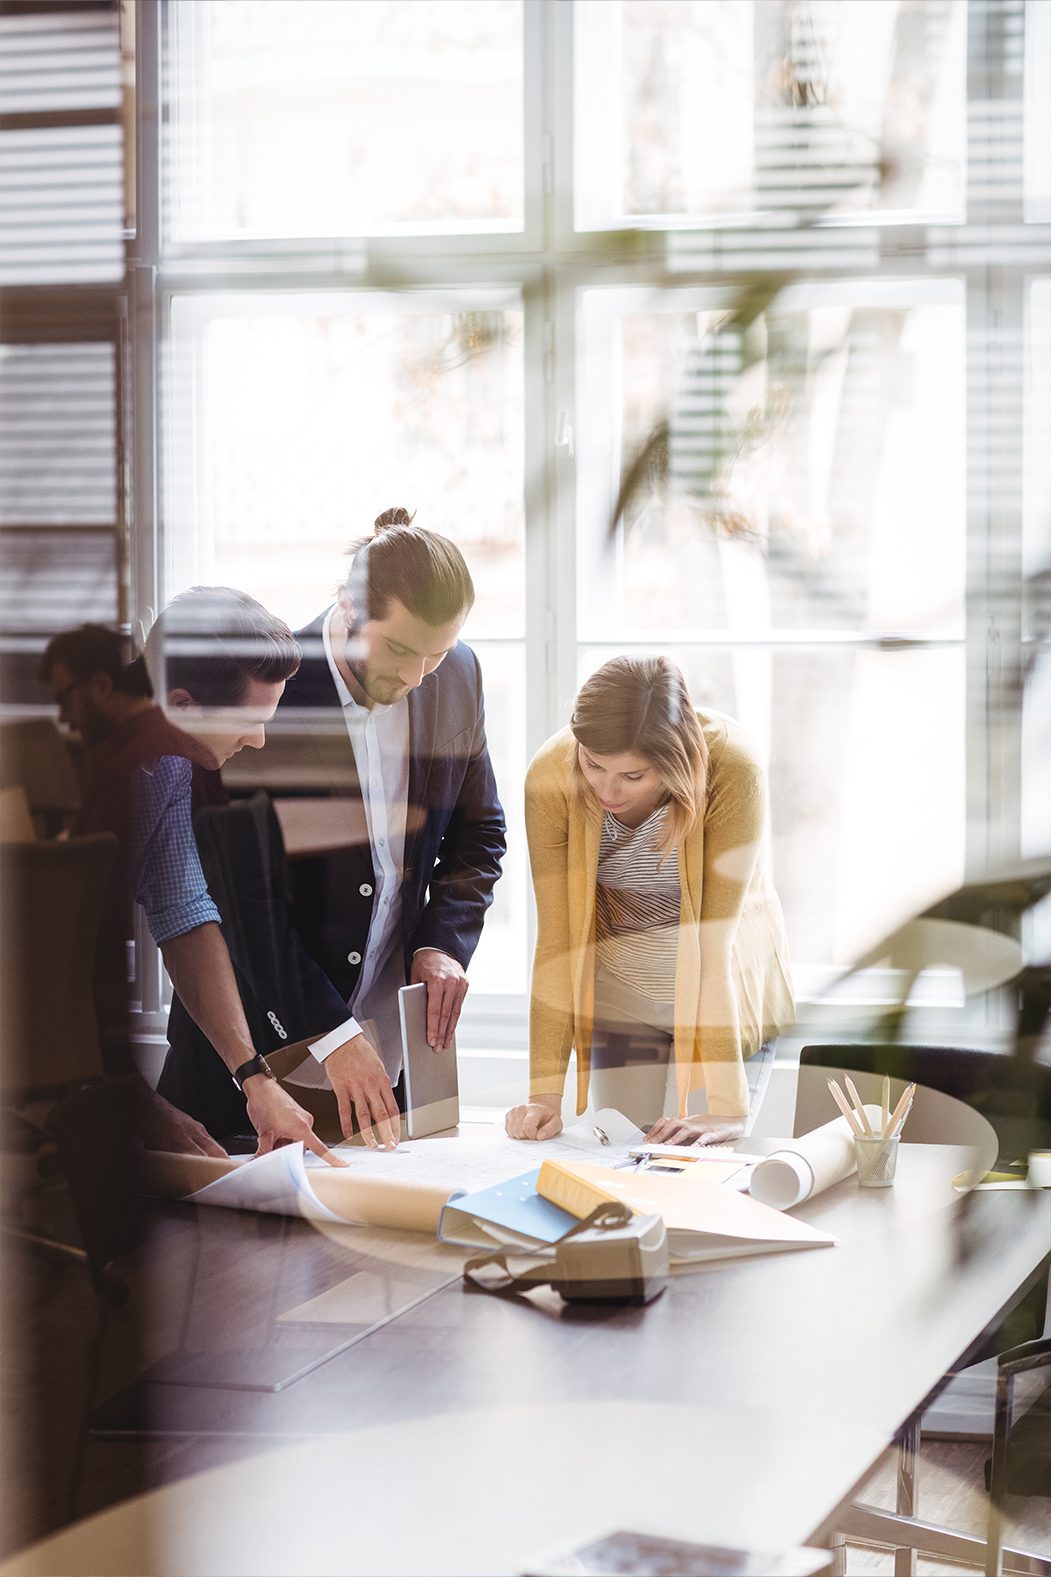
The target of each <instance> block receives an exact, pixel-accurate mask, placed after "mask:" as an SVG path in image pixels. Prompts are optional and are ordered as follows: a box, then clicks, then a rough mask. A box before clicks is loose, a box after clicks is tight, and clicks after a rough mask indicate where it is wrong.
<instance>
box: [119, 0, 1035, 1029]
mask: <svg viewBox="0 0 1051 1577" xmlns="http://www.w3.org/2000/svg"><path fill="white" fill-rule="evenodd" d="M1047 10H1048V8H1047V7H1046V6H1042V5H1040V4H1034V3H1028V4H1027V3H1025V0H1003V3H1002V4H1000V5H998V6H995V7H985V6H976V5H970V6H968V5H966V4H964V3H963V0H834V3H831V0H808V3H800V0H791V3H789V0H754V3H752V0H725V3H724V0H581V3H578V4H570V3H568V0H566V3H556V4H548V3H546V0H521V3H515V0H435V3H426V4H424V3H421V0H400V3H399V0H387V3H383V4H379V3H376V4H373V3H372V0H355V3H354V4H345V3H342V0H297V3H295V4H286V3H284V0H166V3H165V4H163V5H162V6H161V7H160V9H159V11H158V12H157V13H156V20H158V21H159V23H160V27H159V31H158V32H157V35H156V36H154V34H153V31H152V29H151V28H150V27H147V30H146V33H145V35H144V37H143V38H142V39H141V40H140V75H141V84H142V93H141V104H142V107H143V119H142V123H141V126H140V132H141V139H140V144H141V149H142V152H143V156H144V157H146V158H147V159H149V158H155V159H156V174H157V179H158V190H160V191H161V192H162V193H163V199H164V200H163V202H162V203H161V205H160V206H159V209H158V211H157V213H155V214H153V215H152V216H146V221H145V222H144V223H143V225H142V226H141V227H140V234H139V240H138V245H139V248H140V253H141V259H142V261H143V262H145V263H148V264H150V265H151V266H152V267H153V268H155V270H156V272H155V274H152V275H151V276H150V277H151V278H152V279H153V280H154V281H155V284H154V286H153V291H152V298H151V299H152V308H153V310H152V315H150V314H147V313H140V314H139V316H138V319H137V321H138V323H139V325H140V346H139V352H140V357H141V361H140V365H141V366H142V367H143V368H145V369H146V370H150V369H151V368H152V367H153V366H154V365H156V366H158V367H159V368H160V369H161V370H162V373H163V377H162V379H161V382H160V407H159V410H158V413H157V414H158V420H157V421H156V423H155V424H152V425H151V427H150V429H149V431H148V432H147V433H146V435H145V437H143V434H142V433H141V432H140V434H139V440H140V441H139V443H138V445H137V448H136V455H137V458H138V473H139V488H140V493H139V496H140V498H145V499H146V501H147V503H146V507H147V509H150V508H153V507H154V506H153V502H152V500H153V499H154V498H155V499H156V501H157V502H156V507H157V522H156V523H157V526H158V531H157V533H156V541H157V544H158V547H157V551H156V553H155V554H154V553H153V549H152V546H151V543H152V540H153V536H152V533H151V534H150V536H149V538H147V534H146V532H145V530H143V531H142V533H141V534H140V536H139V538H138V540H137V543H136V551H137V557H136V587H137V597H138V612H139V613H140V614H144V615H146V616H148V614H147V613H146V610H147V609H148V608H149V607H155V606H156V605H157V604H158V603H159V602H160V601H161V600H163V599H164V598H165V597H167V596H168V595H170V594H171V593H172V592H174V591H176V590H178V589H180V587H182V586H185V585H187V584H190V583H192V582H194V581H200V580H209V579H215V580H223V581H229V582H233V583H236V584H239V585H242V586H244V587H245V588H246V589H247V590H249V591H251V592H253V593H254V594H255V595H257V596H258V597H260V598H261V599H262V600H263V601H264V602H267V603H268V604H269V605H270V606H272V607H273V608H274V609H275V610H276V611H278V612H279V613H282V614H283V615H284V616H285V617H286V618H288V619H289V620H290V621H291V622H292V623H293V624H298V623H302V622H305V621H306V620H308V619H310V618H311V617H313V615H314V614H316V613H317V612H318V611H320V609H321V608H322V607H324V606H325V605H326V602H327V600H328V598H329V597H330V595H331V591H332V588H333V586H334V585H335V582H336V580H337V577H338V576H339V574H340V572H341V566H342V557H341V556H342V554H343V552H344V550H345V549H346V547H347V546H348V544H349V543H350V542H351V541H352V540H353V538H354V537H355V536H357V535H358V534H360V533H361V532H363V531H364V530H367V528H368V526H369V523H370V522H371V520H372V518H373V516H374V515H375V514H376V513H377V512H378V511H379V510H380V509H382V508H385V507H387V506H389V505H392V504H405V505H407V506H408V507H409V508H417V509H418V510H419V518H420V519H421V520H423V521H425V522H426V523H427V524H430V525H433V526H434V527H435V528H437V529H438V530H441V531H444V532H446V533H447V534H448V535H450V536H452V537H453V538H454V539H455V540H456V541H457V542H459V543H460V545H461V546H462V547H463V549H464V551H465V553H466V555H467V557H468V559H469V562H470V564H471V567H472V571H473V573H474V576H475V580H476V583H477V586H478V592H479V595H478V603H477V606H476V608H475V610H474V612H473V614H472V616H471V620H470V623H469V626H468V628H467V631H466V635H467V638H468V639H470V640H471V641H472V642H473V644H474V645H475V646H476V648H477V650H478V652H479V655H480V658H481V660H482V662H483V666H484V670H485V676H486V685H487V696H488V715H489V727H490V736H491V742H492V746H493V754H494V760H495V763H496V767H497V772H498V777H499V780H500V786H501V790H502V793H503V797H504V800H505V803H506V805H507V809H508V813H509V820H510V824H511V847H512V853H511V855H510V857H509V860H508V866H507V875H506V877H505V879H504V880H503V881H502V882H501V884H500V887H499V889H498V898H497V902H496V905H495V907H494V910H493V914H492V920H491V921H490V923H489V924H488V925H487V928H486V932H485V940H484V941H483V944H482V948H481V951H480V953H479V956H478V960H477V963H476V966H475V968H474V970H473V972H472V979H473V985H474V989H473V991H472V994H471V997H470V998H469V1014H468V1022H467V1029H466V1032H465V1038H466V1039H467V1040H470V1039H472V1038H473V1039H474V1041H475V1044H476V1045H479V1046H481V1045H485V1046H494V1045H496V1044H497V1043H498V1042H501V1043H502V1044H503V1045H504V1046H505V1047H506V1048H507V1049H508V1050H509V1051H514V1050H516V1049H517V1050H519V1051H520V1050H521V1049H522V1048H523V1046H524V1041H525V1016H524V993H525V990H526V983H527V975H528V961H529V945H530V935H529V918H528V917H529V900H528V882H527V871H526V861H525V855H524V848H523V840H522V827H521V797H522V775H523V770H524V766H525V762H526V761H527V759H528V757H529V755H530V754H531V753H532V752H533V751H534V750H535V749H536V748H537V747H538V746H539V744H540V743H541V742H542V740H543V739H544V738H545V737H546V736H547V735H548V734H549V733H551V732H553V731H554V730H555V729H556V728H558V727H560V726H561V725H562V724H563V723H564V722H565V721H566V718H567V716H568V710H569V706H570V703H571V700H572V696H573V694H574V692H575V689H576V687H577V685H578V684H579V682H580V680H581V679H582V678H583V677H584V676H586V675H587V674H588V673H589V672H591V671H593V669H594V668H595V667H596V666H597V665H598V664H599V663H600V662H601V661H603V660H604V659H605V658H606V657H607V656H609V655H611V654H612V653H614V652H618V651H624V650H631V649H636V648H637V649H662V650H665V651H668V652H669V653H670V654H672V655H673V656H675V657H676V659H677V660H678V661H679V662H680V663H681V664H682V666H683V668H684V670H685V672H686V674H687V677H688V679H689V682H690V685H691V689H692V692H693V694H694V696H695V698H696V700H697V702H698V703H699V704H701V705H705V706H711V707H715V708H718V709H722V710H725V711H728V712H731V713H733V714H735V715H737V716H738V717H740V718H741V719H742V720H743V721H744V722H745V724H746V725H747V726H748V727H749V729H750V730H751V732H752V734H753V736H754V737H755V738H756V739H757V741H758V742H759V745H760V748H761V750H762V751H763V752H764V753H765V756H766V759H767V761H768V763H769V770H770V782H771V833H772V842H773V850H774V856H775V877H776V881H777V884H778V886H779V889H780V891H781V893H782V896H783V899H784V903H785V908H786V912H787V916H788V922H789V930H790V940H791V944H792V948H793V953H794V957H795V961H796V968H797V977H798V981H799V983H800V984H801V985H802V987H803V991H804V994H806V993H809V992H810V991H811V990H816V989H817V988H818V986H819V985H820V984H821V982H822V981H823V980H825V979H826V978H827V977H828V975H829V974H830V973H832V972H834V971H835V970H836V969H837V968H839V967H841V966H842V965H844V964H845V963H847V962H849V961H850V959H851V958H852V957H854V956H855V955H856V954H857V952H858V951H859V950H860V949H862V948H864V947H866V946H867V945H869V944H870V943H871V942H872V941H873V940H874V939H875V938H876V937H877V936H878V935H879V934H881V933H883V932H885V931H887V930H889V929H890V928H892V927H893V926H894V925H895V924H897V923H898V922H899V921H901V920H903V919H904V918H906V917H907V916H908V915H910V914H912V913H914V912H915V911H916V910H917V909H918V908H920V907H922V906H923V905H924V904H926V903H927V902H929V901H930V900H932V899H933V898H935V897H937V896H938V895H939V894H941V893H943V892H944V891H946V890H947V889H950V888H952V887H953V886H955V885H957V884H958V883H959V882H960V881H961V880H962V879H964V878H965V877H966V876H967V875H968V874H972V873H975V872H977V871H979V870H982V869H984V868H986V867H987V866H988V865H990V864H994V863H996V862H1002V861H1006V860H1010V859H1014V858H1018V857H1020V856H1021V855H1023V854H1032V853H1035V852H1040V851H1041V850H1046V848H1047V847H1048V844H1049V842H1051V827H1049V826H1048V816H1047V811H1046V806H1047V804H1048V803H1049V802H1051V796H1048V795H1047V793H1046V791H1045V790H1046V783H1047V773H1048V767H1047V762H1048V756H1049V751H1051V741H1049V740H1048V738H1047V732H1046V722H1045V720H1046V717H1047V715H1048V708H1047V703H1046V699H1045V700H1044V701H1042V702H1041V700H1040V696H1041V695H1044V696H1045V697H1046V691H1047V686H1048V671H1049V668H1048V664H1049V657H1048V629H1047V622H1046V608H1047V601H1046V592H1045V593H1043V596H1042V597H1041V594H1040V589H1039V588H1040V586H1041V585H1042V584H1045V583H1044V582H1041V581H1039V579H1038V578H1037V577H1038V576H1039V573H1040V571H1041V570H1042V569H1044V568H1045V567H1046V565H1047V562H1048V558H1049V555H1051V525H1049V513H1048V500H1047V493H1048V488H1047V477H1046V475H1045V470H1046V455H1047V446H1046V442H1043V441H1042V440H1041V438H1040V436H1039V435H1040V431H1041V427H1042V425H1043V426H1046V420H1047V408H1048V407H1047V394H1048V391H1047V386H1046V385H1047V377H1046V367H1047V365H1048V364H1049V358H1048V356H1047V353H1046V342H1047V335H1048V300H1049V294H1048V293H1049V290H1051V283H1049V279H1051V260H1049V253H1048V217H1049V212H1051V194H1049V190H1048V188H1049V182H1051V176H1049V167H1048V164H1047V157H1046V139H1045V138H1044V137H1043V135H1042V131H1043V130H1044V129H1046V113H1047V111H1046V102H1047V101H1046V94H1045V93H1044V92H1043V87H1042V79H1043V77H1044V76H1046V67H1047V57H1048V54H1049V52H1051V35H1049V30H1048V27H1047ZM153 90H157V91H158V92H159V101H160V102H161V104H162V113H161V115H160V117H159V119H157V120H154V119H153V118H151V116H150V114H149V105H150V104H152V103H155V102H157V101H158V100H157V97H156V95H155V94H154V92H153ZM143 325H152V328H146V327H143ZM1041 347H1044V348H1043V349H1041ZM1023 433H1024V434H1026V435H1027V436H1026V439H1025V455H1024V457H1023V453H1022V439H1021V436H1020V435H1021V434H1023ZM154 437H155V440H156V441H155V442H154ZM1023 461H1024V464H1023ZM144 470H145V472H146V473H147V474H146V475H145V477H144V475H143V472H144ZM1027 585H1028V588H1029V589H1028V590H1027ZM1041 621H1042V622H1041ZM1023 676H1024V677H1025V682H1024V683H1023V682H1022V678H1023ZM883 989H884V984H883V983H881V982H880V980H879V979H875V978H874V979H873V981H872V983H871V991H872V993H873V994H874V995H877V996H878V995H879V993H880V992H881V991H882V990H883ZM935 995H937V993H935ZM951 998H952V993H951V992H950V993H949V994H948V996H947V997H946V1002H948V1001H950V1000H951ZM984 1027H985V1028H987V1029H994V1028H995V1025H991V1024H989V1025H985V1026H984ZM982 1028H983V1026H982V1025H978V1026H977V1032H980V1031H981V1029H982Z"/></svg>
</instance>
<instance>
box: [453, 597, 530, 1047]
mask: <svg viewBox="0 0 1051 1577" xmlns="http://www.w3.org/2000/svg"><path fill="white" fill-rule="evenodd" d="M474 628H475V620H474V614H473V613H472V614H471V615H470V616H469V617H468V620H467V624H466V627H465V629H464V639H465V640H466V642H467V644H468V645H469V646H470V647H471V648H472V649H473V650H474V652H475V653H476V654H477V657H478V661H479V662H480V663H481V665H482V683H483V686H484V693H485V731H486V737H487V739H488V741H489V755H490V757H491V758H492V763H493V771H494V773H495V774H496V787H497V791H498V793H499V795H500V803H501V804H502V805H503V807H504V815H505V817H506V818H507V853H506V854H505V855H504V859H503V863H502V866H501V875H500V880H499V881H498V882H497V884H496V887H495V889H494V896H493V903H492V907H491V908H490V909H489V910H488V911H487V913H486V917H485V925H484V927H483V929H482V939H481V941H480V942H479V943H478V950H477V952H476V953H475V955H474V958H473V959H472V960H471V968H470V981H471V995H469V996H468V998H467V1002H468V1008H467V1013H468V1017H470V1016H471V1008H472V1007H473V1004H472V1002H471V996H474V997H475V999H476V1000H477V998H478V996H479V995H480V994H481V993H483V992H507V993H510V992H518V991H524V990H525V986H526V968H527V957H526V937H527V932H528V898H527V881H526V872H527V868H528V858H527V855H526V841H525V820H524V801H523V795H522V785H523V783H524V782H525V768H526V759H525V731H524V729H523V728H522V709H523V699H524V696H525V647H524V645H523V644H521V643H519V642H517V641H516V642H514V643H511V642H499V643H498V642H496V641H485V640H475V639H474V636H473V631H474Z"/></svg>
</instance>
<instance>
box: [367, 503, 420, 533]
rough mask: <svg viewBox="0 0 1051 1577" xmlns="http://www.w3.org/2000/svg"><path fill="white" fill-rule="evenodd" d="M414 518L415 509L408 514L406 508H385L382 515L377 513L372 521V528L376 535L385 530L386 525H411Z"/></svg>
mask: <svg viewBox="0 0 1051 1577" xmlns="http://www.w3.org/2000/svg"><path fill="white" fill-rule="evenodd" d="M415 519H416V511H415V510H413V512H412V514H411V515H410V514H409V511H408V510H407V509H402V508H400V507H399V508H395V509H385V510H384V511H383V513H382V515H377V516H376V519H375V520H374V522H373V529H374V531H375V533H376V535H377V536H379V534H380V532H381V531H386V529H387V527H388V526H411V525H412V523H413V521H414V520H415Z"/></svg>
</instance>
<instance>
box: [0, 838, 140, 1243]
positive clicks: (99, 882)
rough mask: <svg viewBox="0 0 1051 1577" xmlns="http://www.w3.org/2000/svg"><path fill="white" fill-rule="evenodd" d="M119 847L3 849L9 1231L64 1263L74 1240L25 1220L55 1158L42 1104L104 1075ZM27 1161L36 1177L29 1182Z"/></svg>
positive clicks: (0, 954)
mask: <svg viewBox="0 0 1051 1577" xmlns="http://www.w3.org/2000/svg"><path fill="white" fill-rule="evenodd" d="M116 847H117V845H116V840H115V839H114V838H113V837H112V836H110V835H109V834H108V833H103V834H98V835H96V836H93V837H90V838H72V839H69V840H68V841H67V842H61V843H60V842H53V841H52V842H39V843H4V844H0V889H2V891H3V905H2V907H0V975H2V982H0V984H2V990H0V1046H2V1048H3V1054H2V1058H0V1147H2V1148H3V1150H4V1152H5V1154H6V1155H8V1156H12V1157H14V1156H17V1157H20V1158H22V1162H21V1166H22V1174H23V1175H22V1181H21V1184H20V1186H18V1185H16V1186H15V1187H12V1180H13V1179H14V1178H15V1177H16V1175H17V1171H16V1168H15V1167H14V1166H12V1168H11V1169H10V1171H8V1174H7V1176H8V1189H7V1194H8V1197H7V1198H5V1201H4V1220H3V1227H4V1231H5V1233H7V1234H9V1235H14V1236H17V1237H19V1238H21V1239H22V1240H23V1241H25V1242H29V1243H35V1244H36V1245H37V1246H38V1247H40V1248H42V1249H46V1250H53V1251H54V1252H56V1253H58V1254H60V1255H62V1256H63V1257H67V1256H68V1255H69V1253H70V1246H69V1245H68V1244H65V1243H62V1242H61V1241H59V1240H58V1239H53V1238H51V1237H48V1236H46V1235H44V1234H41V1233H37V1232H35V1231H33V1230H32V1229H30V1228H28V1227H27V1226H26V1225H25V1224H24V1222H23V1219H22V1217H23V1214H24V1207H25V1205H26V1203H27V1201H28V1198H29V1197H30V1195H31V1193H32V1192H33V1191H34V1190H39V1189H40V1187H41V1186H42V1183H43V1181H44V1179H45V1178H46V1175H47V1170H48V1165H49V1157H50V1159H51V1160H52V1161H53V1153H52V1150H51V1141H50V1138H49V1135H48V1133H47V1131H46V1128H45V1127H44V1126H43V1125H42V1123H41V1121H40V1118H39V1115H38V1113H37V1111H36V1107H37V1106H38V1104H40V1103H44V1104H45V1105H46V1104H50V1103H53V1102H54V1101H55V1100H56V1099H58V1098H59V1097H60V1096H61V1095H62V1094H63V1093H65V1092H66V1091H68V1090H69V1089H71V1088H74V1087H76V1086H77V1085H80V1084H84V1083H87V1082H89V1081H93V1080H97V1079H100V1078H101V1077H102V1071H103V1070H102V1054H101V1048H100V1042H99V1033H98V1024H97V1020H96V1014H95V1000H94V990H93V988H94V976H95V965H96V943H97V939H98V933H99V924H100V921H101V919H102V915H103V911H104V908H105V904H106V900H107V895H108V891H109V884H110V880H111V877H112V870H113V862H114V858H115V855H116ZM26 1163H29V1164H31V1166H32V1169H33V1173H34V1176H33V1178H32V1181H31V1183H29V1184H27V1182H26V1181H25V1176H24V1173H25V1169H26ZM12 1195H13V1196H14V1198H13V1199H12V1198H11V1197H10V1196H12ZM12 1207H14V1208H12ZM74 1257H75V1256H74Z"/></svg>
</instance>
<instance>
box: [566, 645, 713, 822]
mask: <svg viewBox="0 0 1051 1577" xmlns="http://www.w3.org/2000/svg"><path fill="white" fill-rule="evenodd" d="M569 726H570V728H571V729H572V731H573V737H574V738H575V739H576V741H577V743H578V745H583V747H584V749H585V750H590V751H593V752H594V753H595V754H596V755H599V756H619V755H626V754H628V753H629V752H630V753H632V754H634V755H639V756H645V758H646V760H647V761H648V762H649V763H650V765H651V766H652V767H653V768H654V770H655V771H656V772H657V773H659V775H660V777H661V779H662V780H663V782H664V784H665V787H666V788H667V790H668V816H667V820H666V830H665V836H664V839H663V842H662V845H661V847H662V849H663V851H664V853H665V854H668V853H670V851H671V850H672V849H673V848H675V847H676V846H677V845H678V844H680V843H681V842H682V840H683V839H684V838H686V837H687V836H688V835H689V834H690V833H691V832H692V831H693V829H694V827H695V826H696V825H697V823H698V821H699V820H700V818H701V817H702V815H703V814H704V801H705V796H706V792H707V779H708V747H707V745H706V744H705V741H704V735H703V734H702V732H701V725H700V723H699V722H698V721H697V713H696V712H695V711H694V709H693V703H692V702H691V700H690V692H689V691H688V690H687V688H686V680H685V679H684V678H683V676H682V672H681V670H680V669H679V668H677V667H676V665H675V664H674V663H673V662H671V661H670V660H669V659H668V658H667V657H613V658H611V659H610V661H609V662H608V663H603V665H602V667H601V668H600V669H599V670H598V671H597V673H593V674H592V675H591V678H590V679H588V680H586V681H585V683H584V684H583V685H582V687H581V689H580V693H579V695H578V696H577V699H576V702H575V704H574V707H573V716H572V717H571V718H570V723H569ZM575 768H576V778H577V789H578V792H579V793H580V795H581V797H582V798H583V797H584V796H585V795H586V794H587V793H589V792H590V790H589V788H588V784H587V780H586V779H585V777H584V774H583V772H582V771H581V770H580V760H579V757H577V759H576V761H575Z"/></svg>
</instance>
